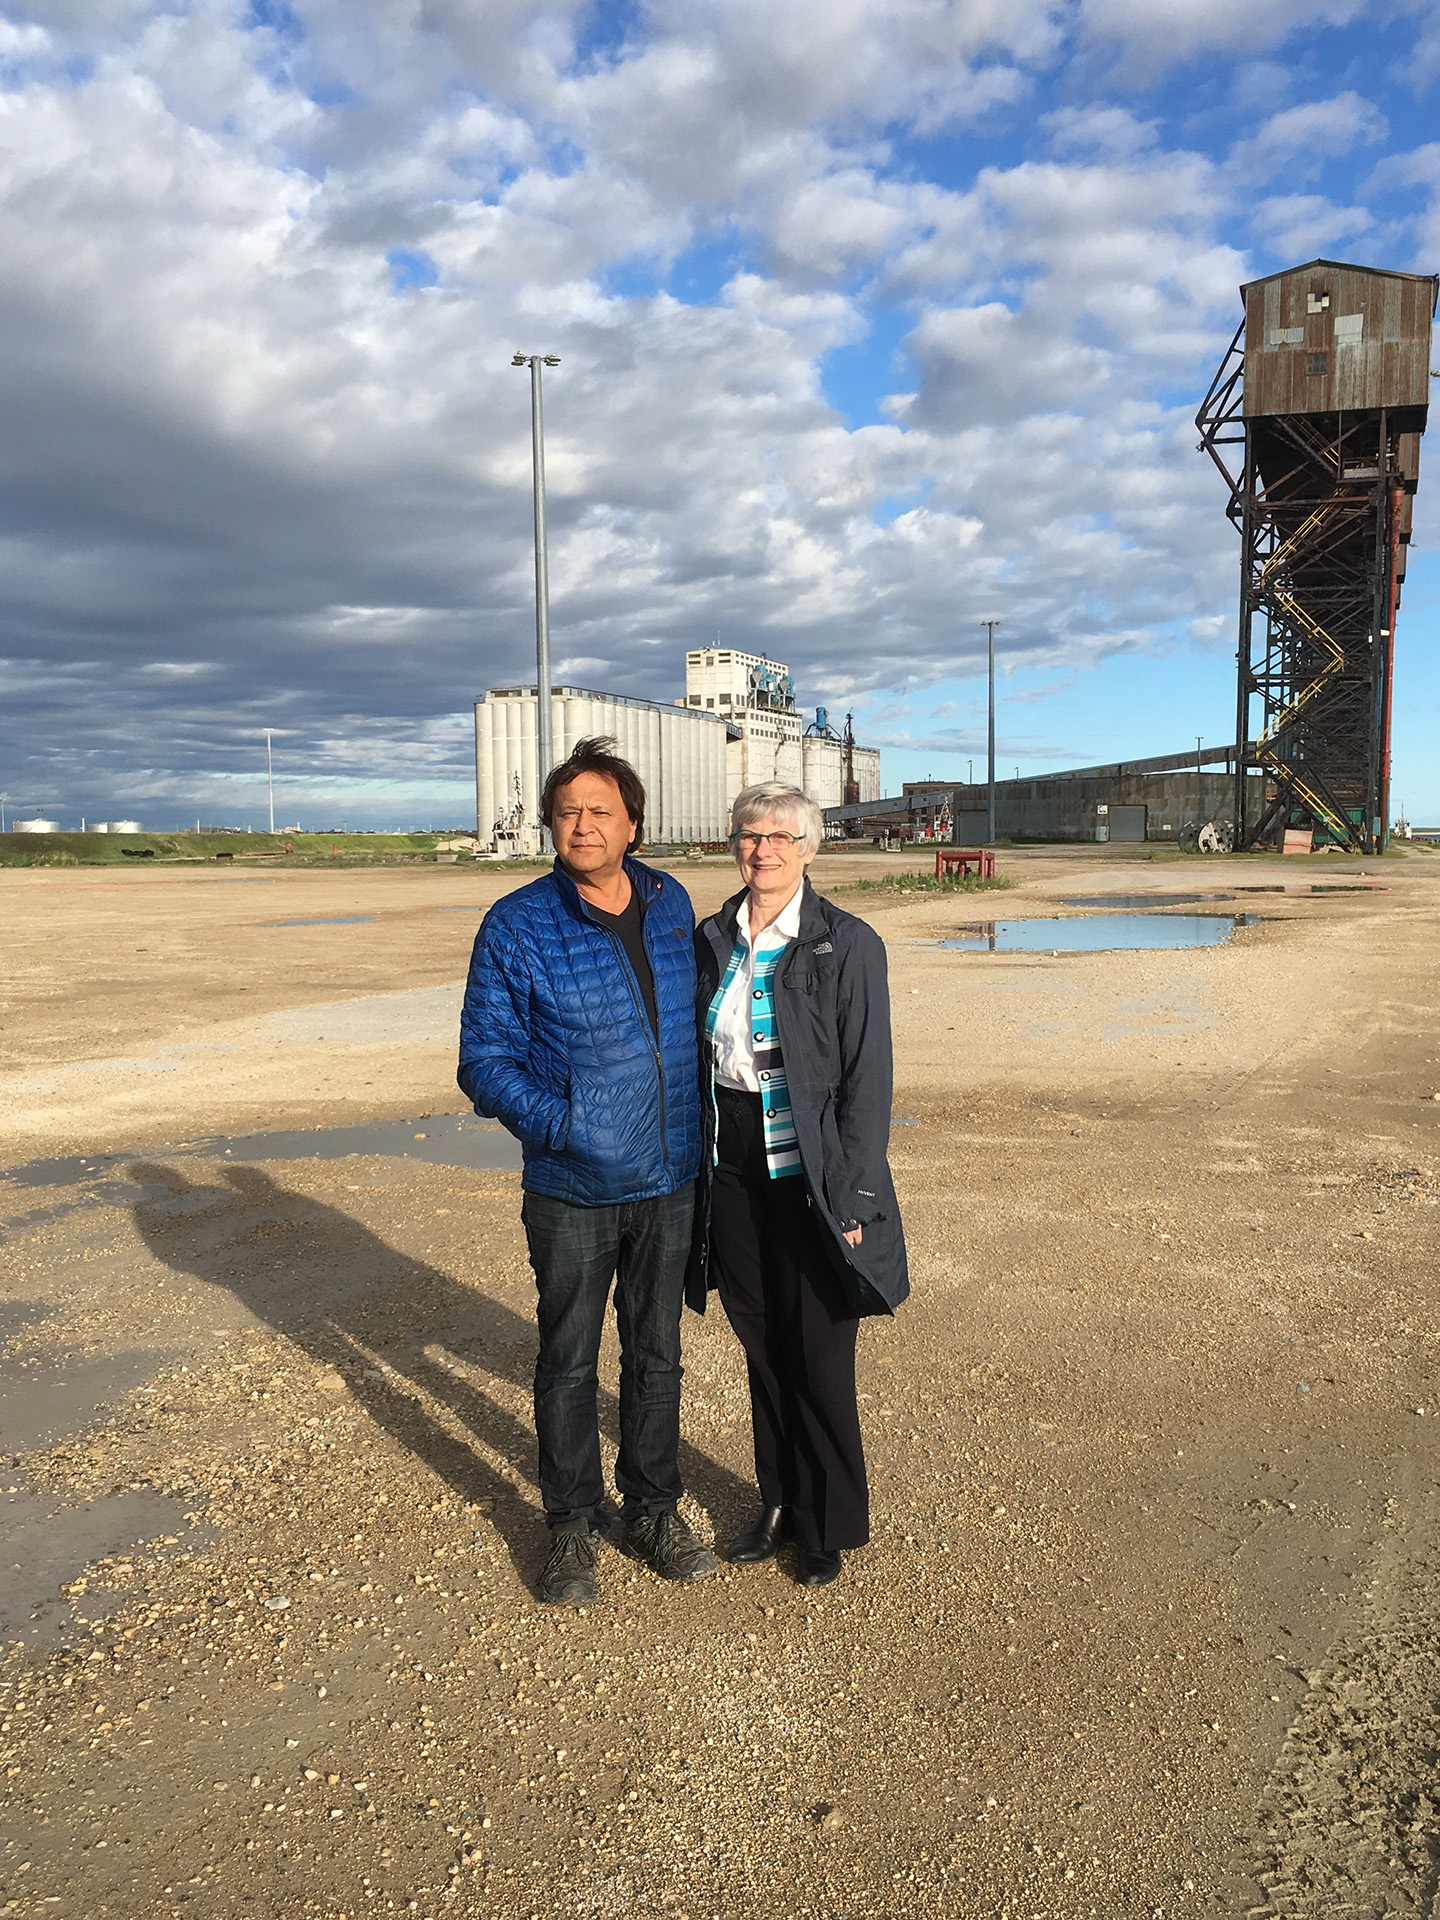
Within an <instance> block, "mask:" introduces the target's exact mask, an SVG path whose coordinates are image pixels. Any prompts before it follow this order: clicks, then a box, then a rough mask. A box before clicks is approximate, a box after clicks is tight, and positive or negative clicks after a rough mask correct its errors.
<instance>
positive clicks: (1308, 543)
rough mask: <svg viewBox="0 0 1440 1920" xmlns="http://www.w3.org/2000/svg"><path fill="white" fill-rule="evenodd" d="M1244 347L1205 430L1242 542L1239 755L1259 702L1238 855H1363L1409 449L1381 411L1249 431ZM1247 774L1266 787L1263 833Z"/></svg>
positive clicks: (1210, 398) (1257, 425)
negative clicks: (1300, 847) (1296, 848)
mask: <svg viewBox="0 0 1440 1920" xmlns="http://www.w3.org/2000/svg"><path fill="white" fill-rule="evenodd" d="M1244 337H1245V323H1244V322H1243V321H1242V323H1241V325H1240V326H1239V328H1238V329H1237V330H1236V334H1235V338H1234V339H1233V340H1232V341H1231V343H1230V348H1229V351H1228V352H1227V353H1226V355H1225V358H1224V360H1223V361H1222V362H1221V365H1220V369H1219V372H1218V373H1217V374H1216V376H1215V378H1214V380H1213V381H1212V382H1211V385H1210V391H1209V392H1208V393H1207V394H1206V396H1205V400H1204V402H1203V404H1202V405H1201V408H1200V411H1199V413H1198V415H1197V416H1196V425H1197V426H1198V427H1199V429H1200V435H1201V444H1202V446H1203V447H1204V448H1205V450H1206V452H1207V453H1209V455H1210V456H1211V458H1212V459H1213V460H1214V462H1215V464H1216V466H1217V467H1218V468H1219V469H1220V471H1221V473H1222V474H1223V475H1224V477H1225V481H1226V485H1227V487H1228V488H1229V500H1228V503H1227V507H1226V511H1227V513H1228V514H1229V517H1230V519H1231V520H1232V521H1233V523H1234V524H1235V526H1236V528H1237V529H1238V530H1239V533H1240V540H1241V561H1240V566H1241V586H1240V644H1239V652H1238V660H1239V674H1238V686H1237V703H1236V739H1237V740H1238V741H1241V742H1244V741H1246V740H1247V739H1248V738H1249V737H1250V735H1249V721H1250V719H1251V701H1252V699H1254V698H1255V697H1256V696H1258V698H1259V701H1260V725H1259V726H1258V727H1257V729H1256V732H1255V735H1254V746H1253V748H1252V749H1251V753H1250V754H1244V753H1242V754H1241V755H1239V756H1237V778H1236V794H1235V844H1236V845H1237V847H1239V846H1254V845H1256V844H1257V843H1258V842H1261V841H1267V840H1270V839H1272V838H1274V837H1276V835H1277V834H1278V833H1280V832H1282V831H1283V830H1284V828H1286V827H1287V826H1294V825H1302V824H1303V825H1307V826H1310V827H1312V828H1314V829H1316V830H1317V832H1318V834H1319V835H1320V836H1321V837H1328V838H1329V839H1331V840H1332V841H1334V842H1336V843H1337V844H1339V845H1341V846H1346V847H1350V848H1352V849H1353V850H1355V851H1357V852H1365V853H1369V852H1373V851H1375V850H1376V849H1377V847H1378V846H1379V845H1380V844H1381V843H1382V842H1383V839H1384V835H1385V830H1386V829H1385V823H1386V821H1387V820H1388V818H1389V775H1390V768H1389V746H1390V740H1389V734H1390V725H1389V721H1390V700H1391V685H1390V682H1391V673H1392V664H1393V660H1394V644H1393V635H1394V620H1395V611H1396V608H1397V606H1398V602H1399V578H1398V573H1399V569H1398V564H1397V560H1398V552H1399V543H1400V539H1401V533H1402V524H1404V531H1405V532H1407V533H1408V514H1407V511H1406V508H1407V502H1406V493H1405V477H1404V474H1403V472H1402V458H1401V456H1402V440H1403V439H1404V435H1403V434H1402V433H1400V432H1397V431H1395V430H1394V428H1393V427H1392V425H1391V423H1390V421H1389V420H1388V419H1387V411H1386V409H1385V408H1383V407H1382V408H1379V409H1375V410H1369V411H1366V412H1357V413H1351V414H1344V413H1337V414H1304V413H1294V414H1274V415H1266V416H1261V417H1259V418H1255V417H1251V418H1249V419H1246V418H1245V415H1244V406H1243V398H1244V370H1245V352H1244V346H1243V341H1244ZM1405 424H1408V423H1405ZM1252 756H1253V757H1252ZM1247 762H1248V763H1249V764H1251V765H1254V766H1257V767H1259V769H1260V770H1261V771H1262V772H1263V773H1264V774H1265V776H1266V784H1265V788H1264V793H1265V799H1264V803H1263V806H1262V807H1261V810H1260V812H1259V814H1258V817H1250V818H1247V817H1246V813H1247V806H1246V782H1245V770H1246V763H1247ZM1252 814H1253V806H1252Z"/></svg>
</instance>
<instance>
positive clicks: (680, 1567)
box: [459, 739, 716, 1606]
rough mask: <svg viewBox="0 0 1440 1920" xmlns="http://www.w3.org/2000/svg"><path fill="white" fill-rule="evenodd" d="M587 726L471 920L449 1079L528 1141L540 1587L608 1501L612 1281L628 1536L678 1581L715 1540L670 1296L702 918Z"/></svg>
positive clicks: (569, 1578)
mask: <svg viewBox="0 0 1440 1920" xmlns="http://www.w3.org/2000/svg"><path fill="white" fill-rule="evenodd" d="M614 744H615V743H614V741H613V740H604V739H595V740H580V741H577V742H576V745H575V748H574V750H573V752H572V753H571V755H570V757H569V759H568V760H566V761H565V762H564V763H563V765H561V766H558V767H556V768H555V770H554V771H553V772H552V773H551V775H550V777H549V779H548V780H547V781H546V782H545V791H544V793H543V795H542V796H541V802H540V815H541V818H542V819H543V820H544V822H545V824H546V826H548V827H549V828H550V831H551V834H552V836H553V838H554V842H555V853H556V859H555V866H554V870H553V871H552V872H551V873H548V874H546V875H545V876H544V878H543V879H540V880H534V881H532V882H531V883H530V885H529V886H528V887H521V888H519V889H518V890H517V891H516V892H514V893H512V894H509V895H507V896H506V898H505V899H503V900H501V901H498V902H497V903H496V905H495V906H493V907H492V908H491V909H490V911H489V913H487V914H486V916H485V920H484V923H483V924H482V926H481V928H480V931H479V933H478V934H477V936H476V939H475V951H474V953H473V955H472V957H471V961H470V978H469V981H468V983H467V985H466V988H465V1007H464V1011H463V1013H462V1014H461V1018H460V1073H459V1080H460V1085H461V1088H462V1089H463V1090H464V1092H465V1094H466V1095H467V1096H468V1097H469V1099H471V1100H473V1101H474V1103H475V1111H476V1112H477V1113H479V1114H484V1115H486V1116H487V1117H491V1118H494V1119H496V1120H499V1121H501V1122H502V1124H503V1125H505V1126H506V1127H508V1128H509V1129H510V1131H511V1133H513V1134H515V1135H516V1136H517V1137H518V1138H519V1140H520V1143H521V1146H522V1147H523V1149H524V1164H525V1172H524V1176H523V1179H522V1182H521V1184H522V1186H523V1187H524V1190H525V1200H524V1204H523V1206H522V1209H521V1217H522V1219H523V1220H524V1223H525V1236H526V1240H527V1241H528V1243H529V1248H530V1264H531V1266H532V1267H533V1268H534V1269H535V1284H536V1288H537V1290H538V1293H539V1322H540V1357H539V1359H538V1360H537V1361H536V1364H535V1428H536V1432H537V1434H538V1436H539V1440H540V1491H541V1494H542V1496H543V1498H544V1501H545V1514H546V1518H547V1520H548V1522H549V1525H550V1530H551V1536H550V1550H549V1553H548V1555H547V1558H546V1561H545V1565H544V1568H543V1569H542V1571H541V1574H540V1581H539V1587H538V1591H539V1594H540V1598H541V1599H542V1600H548V1601H551V1602H553V1603H555V1604H557V1605H562V1606H585V1605H587V1604H588V1603H589V1602H590V1601H592V1600H594V1598H595V1596H596V1580H595V1561H596V1553H597V1549H598V1545H599V1540H600V1536H601V1534H602V1533H604V1532H607V1531H608V1530H609V1526H610V1509H609V1507H608V1505H607V1502H606V1497H605V1483H604V1477H603V1473H602V1470H601V1465H600V1434H599V1428H598V1424H597V1418H596V1410H595V1399H596V1367H597V1361H598V1358H599V1352H600V1334H601V1330H602V1328H603V1326H604V1322H605V1309H606V1306H607V1304H608V1302H609V1298H610V1283H611V1281H612V1280H613V1281H614V1282H615V1317H616V1320H617V1322H618V1324H619V1330H620V1457H619V1459H618V1460H617V1461H616V1464H615V1483H616V1485H617V1487H618V1488H619V1491H620V1495H621V1499H622V1502H623V1506H622V1512H621V1527H620V1535H619V1544H620V1546H621V1547H622V1548H623V1549H624V1550H625V1551H626V1552H627V1553H629V1554H631V1555H632V1556H633V1557H634V1558H636V1559H639V1560H643V1561H645V1562H646V1564H647V1565H649V1566H651V1567H653V1568H654V1570H655V1572H656V1573H658V1574H661V1575H663V1576H664V1577H665V1578H666V1579H669V1580H700V1579H703V1578H704V1577H705V1576H706V1575H707V1574H711V1573H713V1572H714V1571H715V1564H716V1563H715V1559H714V1556H713V1555H712V1554H711V1553H710V1552H709V1551H708V1549H707V1548H706V1547H705V1546H704V1545H703V1544H702V1543H701V1542H700V1541H699V1540H697V1539H696V1537H695V1535H694V1534H693V1533H692V1532H691V1531H690V1529H689V1527H688V1526H686V1524H685V1522H684V1521H683V1520H682V1519H681V1518H680V1515H679V1513H678V1512H677V1511H676V1502H677V1501H678V1500H679V1498H680V1494H681V1491H682V1489H681V1485H680V1470H679V1466H678V1464H677V1460H676V1455H677V1452H678V1449H679V1444H680V1372H681V1369H680V1307H681V1300H682V1297H683V1293H684V1286H685V1266H686V1261H687V1259H688V1256H689V1252H690V1235H691V1223H692V1220H693V1216H694V1207H695V1177H696V1174H697V1173H698V1172H699V1168H700V1146H701V1115H700V1076H699V1071H698V1066H697V1054H696V1031H695V953H694V932H695V916H694V914H693V912H692V911H691V907H690V900H689V896H688V895H687V894H686V892H685V889H684V888H683V887H682V886H680V885H679V883H678V882H677V881H674V880H672V879H671V878H670V877H669V875H668V874H663V873H656V872H655V871H654V870H653V869H652V868H650V867H644V866H642V865H641V864H640V862H639V861H638V860H635V859H633V858H632V857H631V852H632V849H633V848H635V847H637V846H638V845H639V844H640V841H641V839H642V838H643V836H644V825H645V789H644V787H643V786H642V784H641V782H640V777H639V775H638V774H637V773H636V771H635V769H634V768H633V767H632V766H630V765H629V763H628V762H627V761H625V760H622V759H620V758H619V757H618V756H617V755H616V754H615V753H613V752H611V751H609V749H611V748H613V746H614Z"/></svg>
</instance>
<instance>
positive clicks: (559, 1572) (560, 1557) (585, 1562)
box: [535, 1526, 600, 1607]
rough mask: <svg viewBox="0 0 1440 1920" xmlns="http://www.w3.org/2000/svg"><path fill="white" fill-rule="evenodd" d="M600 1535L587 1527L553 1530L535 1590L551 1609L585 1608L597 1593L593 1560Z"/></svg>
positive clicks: (598, 1549) (597, 1549) (596, 1552)
mask: <svg viewBox="0 0 1440 1920" xmlns="http://www.w3.org/2000/svg"><path fill="white" fill-rule="evenodd" d="M599 1551H600V1536H599V1534H598V1533H592V1532H591V1531H590V1529H589V1528H588V1527H584V1526H580V1527H557V1528H556V1530H555V1532H554V1534H553V1535H552V1536H551V1540H550V1551H549V1553H548V1554H546V1556H545V1564H544V1566H543V1567H542V1568H541V1569H540V1578H539V1580H538V1581H537V1582H536V1585H535V1591H536V1593H537V1594H538V1595H539V1597H540V1598H541V1599H542V1600H544V1601H545V1602H546V1603H547V1605H549V1606H552V1607H588V1606H591V1605H593V1604H594V1601H595V1599H596V1596H597V1594H598V1592H599V1589H598V1587H597V1586H596V1583H595V1560H596V1556H597V1555H598V1553H599Z"/></svg>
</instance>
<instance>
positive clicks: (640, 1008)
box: [591, 911, 671, 1180]
mask: <svg viewBox="0 0 1440 1920" xmlns="http://www.w3.org/2000/svg"><path fill="white" fill-rule="evenodd" d="M591 924H592V925H593V924H594V922H592V923H591ZM601 932H602V933H604V934H606V935H607V936H608V937H609V939H610V941H611V943H612V944H613V946H614V948H615V952H616V955H617V957H618V958H619V961H620V968H621V971H622V972H623V973H624V975H625V978H626V980H627V981H628V982H629V985H630V998H631V999H632V1000H633V1001H634V1002H635V1011H636V1012H637V1013H638V1014H639V1016H640V1031H641V1032H642V1033H649V1031H650V1016H649V1014H648V1013H647V1012H646V1011H645V1002H644V1001H643V1000H642V999H641V998H640V982H639V981H638V980H637V979H636V978H635V969H634V968H633V967H632V966H631V965H630V961H629V958H628V956H627V954H626V952H625V949H624V947H623V946H621V944H620V936H619V935H618V934H616V933H611V931H610V929H609V927H602V928H601ZM640 938H641V940H642V941H643V940H644V938H645V915H644V912H643V911H642V913H641V916H640ZM645 954H646V958H647V959H648V958H649V954H650V949H649V948H648V947H647V948H646V949H645ZM652 971H653V969H652ZM655 1019H656V1022H657V1024H658V1022H659V1019H660V988H659V984H658V983H657V984H656V988H655ZM650 1051H651V1053H652V1054H653V1055H654V1057H655V1074H656V1077H657V1079H658V1080H659V1082H660V1164H661V1166H662V1167H664V1169H665V1178H666V1179H667V1180H669V1179H670V1177H671V1175H670V1151H669V1148H668V1147H667V1146H666V1144H665V1135H666V1131H667V1129H666V1125H665V1121H666V1117H667V1116H666V1113H665V1063H664V1061H663V1060H662V1059H661V1057H660V1036H659V1034H658V1033H657V1034H656V1035H655V1037H654V1039H653V1040H652V1041H651V1042H650Z"/></svg>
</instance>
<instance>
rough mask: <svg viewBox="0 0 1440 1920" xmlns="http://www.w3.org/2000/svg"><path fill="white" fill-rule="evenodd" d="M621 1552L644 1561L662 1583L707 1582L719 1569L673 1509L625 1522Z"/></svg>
mask: <svg viewBox="0 0 1440 1920" xmlns="http://www.w3.org/2000/svg"><path fill="white" fill-rule="evenodd" d="M620 1550H621V1552H622V1553H628V1554H629V1556H630V1558H631V1559H632V1560H643V1561H644V1562H645V1565H646V1566H647V1567H649V1568H650V1570H651V1571H652V1573H658V1574H659V1576H660V1578H661V1579H662V1580H708V1579H709V1577H710V1575H711V1574H712V1573H715V1572H716V1571H718V1568H719V1562H718V1561H717V1560H716V1558H715V1556H714V1554H713V1553H711V1551H710V1549H709V1548H708V1547H707V1546H706V1545H705V1544H704V1542H703V1541H701V1540H697V1539H696V1538H695V1535H694V1534H693V1533H692V1532H691V1531H690V1529H689V1527H687V1526H686V1524H685V1522H684V1521H683V1520H682V1519H681V1518H680V1516H679V1514H678V1513H676V1511H675V1509H674V1508H673V1507H661V1508H659V1509H658V1510H657V1511H656V1512H655V1513H642V1514H641V1515H640V1517H639V1519H638V1520H627V1521H626V1523H625V1525H624V1526H623V1528H622V1529H621V1532H620Z"/></svg>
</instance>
